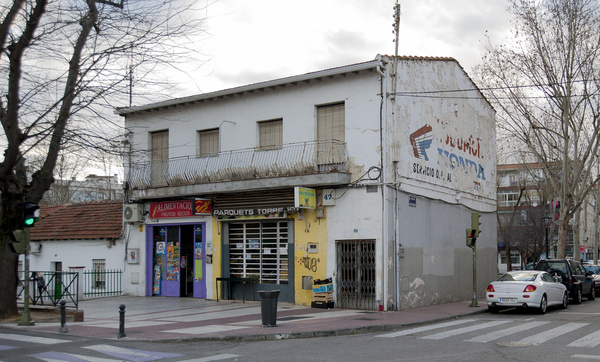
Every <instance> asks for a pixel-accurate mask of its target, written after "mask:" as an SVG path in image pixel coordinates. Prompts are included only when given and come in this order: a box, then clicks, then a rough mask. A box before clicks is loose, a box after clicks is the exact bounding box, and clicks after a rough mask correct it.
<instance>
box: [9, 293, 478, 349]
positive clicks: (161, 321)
mask: <svg viewBox="0 0 600 362" xmlns="http://www.w3.org/2000/svg"><path fill="white" fill-rule="evenodd" d="M478 304H479V306H478V307H471V306H470V305H471V301H464V302H455V303H448V304H439V305H434V306H430V307H423V308H415V309H409V310H403V311H399V312H375V311H363V310H349V309H338V308H335V309H319V308H311V307H305V306H298V305H294V304H289V303H278V304H277V325H276V326H275V327H261V324H262V318H261V302H260V301H246V303H242V302H241V301H230V300H221V301H219V302H216V301H212V300H204V299H191V298H167V297H113V298H104V299H95V300H86V301H82V302H80V303H79V309H81V310H83V311H84V319H85V321H84V322H67V323H66V325H67V328H68V332H67V334H70V335H80V336H90V337H97V338H108V339H118V338H117V337H118V334H119V306H120V305H125V326H124V331H125V334H126V337H125V338H126V339H128V340H146V341H148V340H152V341H183V340H189V341H201V340H235V341H242V340H244V341H256V340H273V339H288V338H311V337H322V336H335V335H347V334H356V333H369V332H380V331H390V330H394V329H399V328H402V327H403V326H409V325H415V324H424V323H431V322H436V321H441V320H446V319H453V318H457V317H460V316H465V315H471V314H476V313H482V312H485V311H487V305H486V303H485V299H480V300H479V301H478ZM34 321H35V319H34ZM2 325H3V326H11V327H12V328H16V329H19V330H22V331H41V332H50V333H59V329H60V321H56V320H54V321H51V322H48V321H43V320H38V321H35V325H34V326H27V327H25V326H17V325H16V323H4V324H2Z"/></svg>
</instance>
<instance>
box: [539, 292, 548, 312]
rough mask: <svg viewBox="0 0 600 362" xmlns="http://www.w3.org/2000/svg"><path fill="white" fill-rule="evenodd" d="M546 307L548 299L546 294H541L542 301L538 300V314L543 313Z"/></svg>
mask: <svg viewBox="0 0 600 362" xmlns="http://www.w3.org/2000/svg"><path fill="white" fill-rule="evenodd" d="M547 309H548V300H547V299H546V295H542V301H541V302H540V309H539V312H540V314H545V313H546V310H547Z"/></svg>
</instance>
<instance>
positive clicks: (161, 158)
mask: <svg viewBox="0 0 600 362" xmlns="http://www.w3.org/2000/svg"><path fill="white" fill-rule="evenodd" d="M150 138H151V140H150V145H151V152H150V153H151V154H150V157H151V161H152V168H151V178H152V183H158V184H160V183H161V182H162V180H163V178H164V177H165V175H167V174H168V161H169V131H159V132H152V133H151V134H150Z"/></svg>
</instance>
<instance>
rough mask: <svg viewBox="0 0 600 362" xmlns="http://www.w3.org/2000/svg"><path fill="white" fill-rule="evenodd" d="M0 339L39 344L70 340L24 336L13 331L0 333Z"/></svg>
mask: <svg viewBox="0 0 600 362" xmlns="http://www.w3.org/2000/svg"><path fill="white" fill-rule="evenodd" d="M0 339H8V340H10V341H18V342H27V343H39V344H56V343H66V342H71V341H69V340H66V339H56V338H46V337H35V336H26V335H23V334H13V333H0Z"/></svg>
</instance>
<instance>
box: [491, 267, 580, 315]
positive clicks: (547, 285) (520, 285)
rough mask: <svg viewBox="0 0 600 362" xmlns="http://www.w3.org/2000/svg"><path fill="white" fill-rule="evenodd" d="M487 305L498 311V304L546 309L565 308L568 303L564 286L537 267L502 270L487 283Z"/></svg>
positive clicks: (499, 305) (541, 311)
mask: <svg viewBox="0 0 600 362" xmlns="http://www.w3.org/2000/svg"><path fill="white" fill-rule="evenodd" d="M485 298H486V300H487V305H488V309H489V311H490V312H492V313H497V312H498V310H499V309H500V308H514V307H520V308H537V309H538V311H539V312H540V313H546V310H547V308H548V307H549V306H553V305H557V306H560V307H561V308H563V309H566V308H567V306H568V304H569V293H568V292H567V288H566V287H565V286H564V285H563V284H562V283H561V282H560V281H558V280H557V279H555V278H554V277H553V276H552V275H550V274H548V273H547V272H545V271H540V270H519V271H511V272H508V273H504V274H502V275H501V276H499V277H498V279H496V280H495V281H493V282H492V283H491V284H490V285H488V287H487V293H486V295H485Z"/></svg>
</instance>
